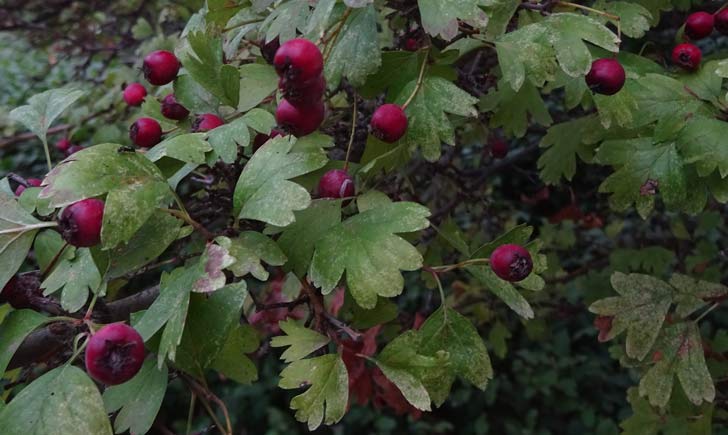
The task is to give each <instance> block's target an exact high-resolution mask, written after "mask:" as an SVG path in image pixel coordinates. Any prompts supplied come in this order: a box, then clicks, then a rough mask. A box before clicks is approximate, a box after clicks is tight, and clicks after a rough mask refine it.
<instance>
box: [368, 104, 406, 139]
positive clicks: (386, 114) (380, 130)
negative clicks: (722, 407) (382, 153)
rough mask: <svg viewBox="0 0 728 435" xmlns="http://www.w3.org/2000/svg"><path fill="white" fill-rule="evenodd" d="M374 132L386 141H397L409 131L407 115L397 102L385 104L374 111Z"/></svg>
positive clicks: (372, 123)
mask: <svg viewBox="0 0 728 435" xmlns="http://www.w3.org/2000/svg"><path fill="white" fill-rule="evenodd" d="M371 127H372V134H374V136H376V137H377V138H379V139H380V140H383V141H384V142H389V143H392V142H397V141H398V140H399V139H400V138H401V137H402V136H404V134H405V132H406V131H407V115H405V113H404V110H402V108H401V107H399V106H398V105H396V104H383V105H381V106H379V107H378V108H377V110H375V111H374V115H372V121H371Z"/></svg>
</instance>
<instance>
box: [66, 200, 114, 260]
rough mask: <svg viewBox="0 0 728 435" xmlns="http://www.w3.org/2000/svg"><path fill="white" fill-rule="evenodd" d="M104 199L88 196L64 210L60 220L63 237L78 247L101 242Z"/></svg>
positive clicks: (87, 246) (86, 246)
mask: <svg viewBox="0 0 728 435" xmlns="http://www.w3.org/2000/svg"><path fill="white" fill-rule="evenodd" d="M103 219H104V201H102V200H100V199H95V198H88V199H84V200H81V201H78V202H75V203H73V204H71V205H69V206H68V207H66V208H65V209H64V210H63V213H61V218H60V219H59V221H58V227H59V229H60V230H61V235H62V236H63V239H64V240H65V241H67V242H68V243H69V244H70V245H73V246H76V247H78V248H89V247H91V246H96V245H98V244H99V243H100V242H101V224H102V223H103Z"/></svg>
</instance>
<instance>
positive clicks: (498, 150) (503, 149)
mask: <svg viewBox="0 0 728 435" xmlns="http://www.w3.org/2000/svg"><path fill="white" fill-rule="evenodd" d="M490 155H492V156H493V157H494V158H496V159H502V158H503V157H505V156H506V155H508V142H506V141H504V140H503V139H501V138H499V137H495V138H493V139H491V140H490Z"/></svg>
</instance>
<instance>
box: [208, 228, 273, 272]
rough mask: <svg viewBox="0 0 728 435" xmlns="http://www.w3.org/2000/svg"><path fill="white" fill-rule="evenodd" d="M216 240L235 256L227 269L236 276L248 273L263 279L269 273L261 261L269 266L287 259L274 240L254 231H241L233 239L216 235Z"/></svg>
mask: <svg viewBox="0 0 728 435" xmlns="http://www.w3.org/2000/svg"><path fill="white" fill-rule="evenodd" d="M216 242H217V243H218V244H219V245H221V246H223V247H224V248H225V249H227V250H228V252H229V253H230V255H231V256H232V257H234V258H235V262H234V263H233V264H231V265H230V266H228V269H230V271H232V272H233V273H234V274H235V276H237V277H243V276H245V275H247V274H249V273H250V274H251V275H253V276H254V277H255V278H256V279H258V280H260V281H265V280H267V279H268V275H269V274H268V271H267V270H265V268H264V267H263V265H262V264H261V262H262V261H264V262H266V263H267V264H270V265H271V266H282V265H284V264H285V263H286V260H287V259H286V256H285V254H283V251H281V249H280V248H279V247H278V245H277V244H276V242H274V241H273V240H271V239H269V238H268V237H266V236H265V235H263V234H261V233H257V232H255V231H245V232H242V233H240V235H239V236H238V237H236V238H234V239H229V238H227V237H218V238H217V239H216Z"/></svg>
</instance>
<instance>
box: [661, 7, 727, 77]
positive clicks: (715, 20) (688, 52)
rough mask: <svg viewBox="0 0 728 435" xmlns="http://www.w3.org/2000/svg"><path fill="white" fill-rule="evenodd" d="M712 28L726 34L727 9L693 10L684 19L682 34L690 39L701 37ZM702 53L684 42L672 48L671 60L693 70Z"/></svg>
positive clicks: (707, 34) (698, 65)
mask: <svg viewBox="0 0 728 435" xmlns="http://www.w3.org/2000/svg"><path fill="white" fill-rule="evenodd" d="M713 29H717V30H718V32H720V33H722V34H724V35H728V9H721V10H719V11H718V12H716V13H715V14H709V13H708V12H695V13H692V14H690V15H689V16H688V18H687V20H685V31H684V35H685V36H687V37H688V38H689V39H690V40H692V41H697V40H698V39H703V38H706V37H708V36H710V34H711V33H713ZM702 58H703V53H702V52H701V51H700V48H698V47H697V46H696V45H695V44H691V43H689V42H684V43H682V44H678V45H676V46H675V48H674V49H673V50H672V62H673V63H674V64H676V65H678V66H680V67H681V68H684V69H686V70H689V71H695V70H696V69H698V68H699V67H700V61H701V59H702Z"/></svg>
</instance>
